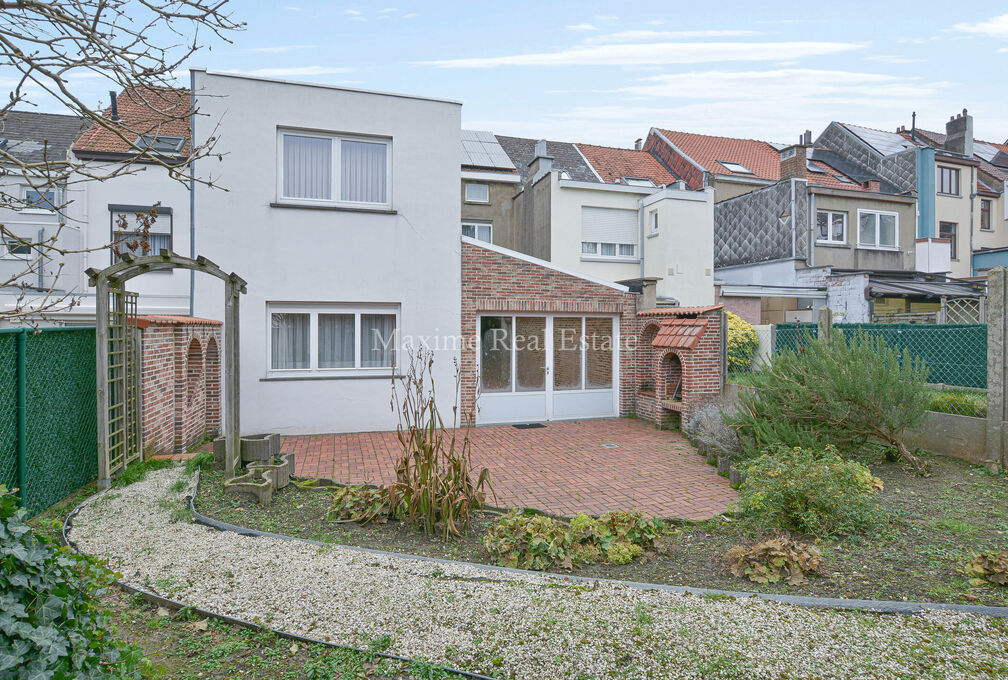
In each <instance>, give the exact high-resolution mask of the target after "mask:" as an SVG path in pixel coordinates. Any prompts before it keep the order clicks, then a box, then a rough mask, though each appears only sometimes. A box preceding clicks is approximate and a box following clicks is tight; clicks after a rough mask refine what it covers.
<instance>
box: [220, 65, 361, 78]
mask: <svg viewBox="0 0 1008 680" xmlns="http://www.w3.org/2000/svg"><path fill="white" fill-rule="evenodd" d="M350 71H353V69H352V68H347V67H343V66H280V67H276V68H257V69H253V70H251V71H236V73H245V74H247V75H250V76H262V77H264V78H286V77H291V76H293V77H297V76H329V75H335V74H337V73H349V72H350Z"/></svg>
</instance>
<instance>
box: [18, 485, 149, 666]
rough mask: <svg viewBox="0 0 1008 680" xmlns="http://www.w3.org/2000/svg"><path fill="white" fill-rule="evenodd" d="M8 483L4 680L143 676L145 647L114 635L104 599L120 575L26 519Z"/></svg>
mask: <svg viewBox="0 0 1008 680" xmlns="http://www.w3.org/2000/svg"><path fill="white" fill-rule="evenodd" d="M25 516H26V515H25V511H24V510H20V509H18V508H17V506H16V503H15V499H14V496H13V495H12V494H10V493H9V492H8V491H7V489H5V488H4V487H2V486H0V585H2V588H0V677H3V678H14V677H17V678H106V677H120V678H122V677H140V673H139V670H138V665H139V664H140V662H141V660H142V659H143V652H142V651H141V650H140V649H139V648H136V647H128V646H126V645H123V644H122V643H120V642H118V641H117V640H116V639H115V638H113V637H112V635H111V633H110V632H109V630H108V628H107V626H108V624H109V622H110V620H111V614H110V613H109V612H107V611H106V610H105V609H104V608H103V607H102V606H101V603H100V602H99V600H98V597H99V596H100V595H101V594H102V593H104V592H105V590H106V589H107V588H108V587H109V586H110V585H111V584H112V582H113V580H114V575H113V574H111V573H110V572H109V571H108V570H107V569H105V568H104V567H103V566H102V565H101V563H100V562H99V561H98V560H97V559H95V558H93V557H90V556H86V555H76V554H74V553H72V552H70V550H69V549H68V548H63V547H59V546H57V545H56V543H54V542H53V541H51V540H50V539H48V538H46V537H44V536H41V535H35V534H34V533H33V532H32V531H31V529H30V527H28V525H27V524H25Z"/></svg>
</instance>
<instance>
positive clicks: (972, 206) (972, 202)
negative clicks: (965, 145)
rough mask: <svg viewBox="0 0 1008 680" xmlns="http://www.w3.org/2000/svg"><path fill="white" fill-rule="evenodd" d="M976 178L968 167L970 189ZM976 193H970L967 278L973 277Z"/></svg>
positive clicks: (972, 168) (972, 169) (973, 185)
mask: <svg viewBox="0 0 1008 680" xmlns="http://www.w3.org/2000/svg"><path fill="white" fill-rule="evenodd" d="M976 182H977V176H976V168H975V167H970V189H973V187H975V186H976ZM976 197H977V192H976V191H970V234H969V253H968V255H969V274H968V276H973V220H974V213H975V211H976Z"/></svg>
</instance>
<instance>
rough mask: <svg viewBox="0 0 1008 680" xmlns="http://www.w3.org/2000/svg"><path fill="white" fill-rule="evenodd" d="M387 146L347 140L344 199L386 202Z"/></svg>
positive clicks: (343, 144) (343, 145)
mask: <svg viewBox="0 0 1008 680" xmlns="http://www.w3.org/2000/svg"><path fill="white" fill-rule="evenodd" d="M387 149H388V147H387V145H385V144H376V143H374V142H357V141H353V140H348V139H344V140H343V141H342V142H341V145H340V154H341V158H342V161H341V170H340V176H341V180H340V181H341V190H340V199H341V200H344V201H354V202H358V203H385V202H386V200H387V199H386V191H385V179H386V173H385V164H386V161H387V159H386V152H387Z"/></svg>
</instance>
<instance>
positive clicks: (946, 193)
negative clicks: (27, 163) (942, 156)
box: [936, 165, 962, 197]
mask: <svg viewBox="0 0 1008 680" xmlns="http://www.w3.org/2000/svg"><path fill="white" fill-rule="evenodd" d="M943 170H948V171H949V172H953V173H955V179H956V185H955V193H953V192H949V191H942V182H941V176H942V171H943ZM936 179H937V184H938V186H937V190H938V191H937V193H938V194H940V195H941V196H956V197H960V196H962V172H960V171H959V168H952V167H949V166H947V165H939V166H938V177H937V178H936Z"/></svg>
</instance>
